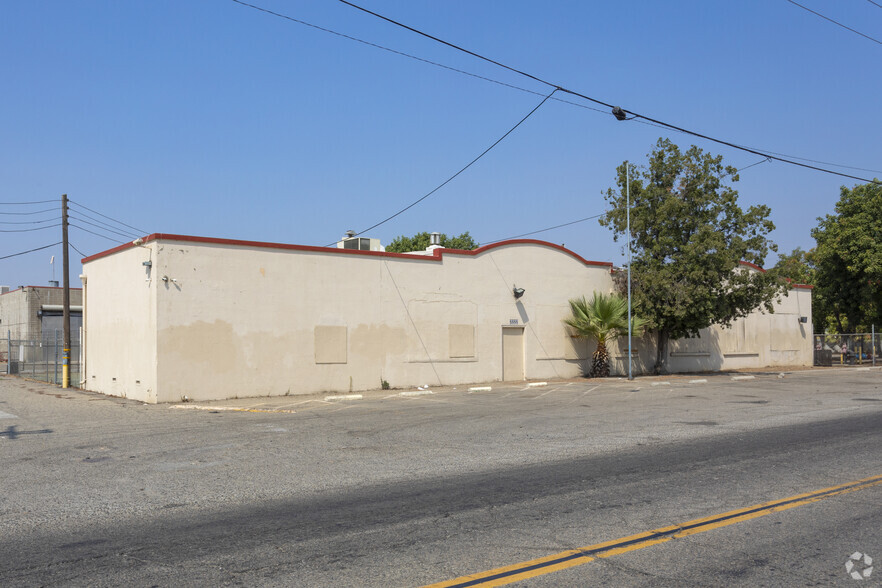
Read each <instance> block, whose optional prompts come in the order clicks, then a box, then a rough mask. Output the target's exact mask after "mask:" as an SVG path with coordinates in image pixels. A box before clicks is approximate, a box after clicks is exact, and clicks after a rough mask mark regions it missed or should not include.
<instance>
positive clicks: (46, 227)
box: [0, 223, 61, 233]
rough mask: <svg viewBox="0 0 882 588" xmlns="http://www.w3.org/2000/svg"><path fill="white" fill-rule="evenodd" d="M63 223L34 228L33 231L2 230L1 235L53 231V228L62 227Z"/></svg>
mask: <svg viewBox="0 0 882 588" xmlns="http://www.w3.org/2000/svg"><path fill="white" fill-rule="evenodd" d="M60 226H61V223H56V224H54V225H46V226H45V227H34V228H32V229H0V233H30V232H31V231H42V230H43V229H51V228H52V227H60Z"/></svg>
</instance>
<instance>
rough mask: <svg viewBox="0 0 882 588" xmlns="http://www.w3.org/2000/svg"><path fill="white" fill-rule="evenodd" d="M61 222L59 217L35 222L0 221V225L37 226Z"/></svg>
mask: <svg viewBox="0 0 882 588" xmlns="http://www.w3.org/2000/svg"><path fill="white" fill-rule="evenodd" d="M57 220H61V217H57V216H54V217H52V218H47V219H44V220H36V221H0V225H39V224H42V223H51V222H52V221H57Z"/></svg>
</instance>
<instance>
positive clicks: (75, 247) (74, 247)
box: [67, 241, 89, 257]
mask: <svg viewBox="0 0 882 588" xmlns="http://www.w3.org/2000/svg"><path fill="white" fill-rule="evenodd" d="M67 244H68V245H70V246H71V247H72V248H73V250H74V251H76V252H77V253H79V254H80V255H82V256H83V257H89V256H88V255H86V254H85V253H83V252H82V251H80V250H79V249H77V246H76V245H74V244H73V243H71V242H70V241H68V242H67Z"/></svg>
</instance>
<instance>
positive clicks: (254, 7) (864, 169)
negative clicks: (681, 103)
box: [232, 0, 882, 181]
mask: <svg viewBox="0 0 882 588" xmlns="http://www.w3.org/2000/svg"><path fill="white" fill-rule="evenodd" d="M232 1H233V2H235V3H236V4H239V5H241V6H246V7H248V8H253V9H254V10H257V11H259V12H264V13H266V14H269V15H271V16H276V17H278V18H282V19H285V20H289V21H291V22H295V23H297V24H301V25H303V26H307V27H310V28H313V29H316V30H319V31H322V32H325V33H329V34H332V35H336V36H338V37H341V38H344V39H348V40H350V41H354V42H356V43H361V44H363V45H367V46H369V47H374V48H376V49H381V50H383V51H388V52H389V53H393V54H395V55H400V56H402V57H407V58H409V59H413V60H416V61H419V62H422V63H426V64H429V65H434V66H436V67H440V68H442V69H446V70H449V71H452V72H456V73H460V74H463V75H466V76H469V77H473V78H476V79H479V80H483V81H486V82H490V83H493V84H498V85H500V86H504V87H506V88H511V89H513V90H518V91H520V92H525V93H527V94H533V95H535V96H544V94H543V93H542V92H537V91H535V90H529V89H527V88H523V87H521V86H516V85H514V84H509V83H507V82H502V81H499V80H496V79H493V78H490V77H487V76H482V75H478V74H475V73H472V72H469V71H465V70H462V69H458V68H455V67H451V66H449V65H445V64H443V63H439V62H437V61H432V60H430V59H425V58H423V57H418V56H416V55H413V54H410V53H405V52H403V51H398V50H397V49H392V48H390V47H386V46H384V45H379V44H377V43H373V42H371V41H366V40H364V39H360V38H358V37H354V36H352V35H347V34H345V33H341V32H339V31H335V30H333V29H329V28H327V27H322V26H318V25H315V24H312V23H309V22H306V21H304V20H300V19H297V18H294V17H292V16H288V15H286V14H282V13H279V12H274V11H272V10H268V9H266V8H262V7H260V6H256V5H254V4H249V3H247V2H243V1H242V0H232ZM870 1H872V0H870ZM346 4H348V5H350V6H353V7H355V8H358V9H359V10H364V9H362V8H361V7H358V6H356V5H354V4H351V3H349V2H346ZM874 4H875V2H874ZM878 6H880V7H882V5H878ZM365 12H368V13H369V14H371V15H374V16H377V17H379V18H382V19H384V20H387V21H389V22H391V23H393V24H395V25H397V26H402V27H404V28H407V29H408V30H414V31H415V29H412V28H410V27H407V26H406V25H402V24H400V23H397V22H395V21H393V20H391V19H387V18H386V17H383V16H380V15H377V14H375V13H373V12H370V11H367V10H365ZM415 32H417V33H418V34H420V35H424V33H422V32H419V31H415ZM424 36H428V37H429V38H431V39H432V40H437V41H438V42H440V43H443V44H445V45H449V46H451V47H453V48H455V49H457V50H461V51H464V52H466V53H469V54H470V55H476V54H474V53H472V52H470V51H468V50H466V49H462V48H460V47H457V46H456V45H452V44H450V43H447V42H446V41H442V40H439V39H435V38H434V37H432V36H431V35H424ZM478 57H479V58H481V59H484V58H483V57H481V56H478ZM487 61H490V62H491V63H493V64H495V65H500V67H504V68H506V69H510V70H511V71H514V72H516V73H519V74H522V75H526V76H527V77H529V78H532V79H537V80H538V79H539V78H535V77H534V76H531V75H529V74H526V73H523V72H520V71H519V70H516V69H513V68H508V67H507V66H505V65H502V64H497V62H495V61H493V60H487ZM539 81H540V82H542V83H544V84H547V85H549V86H552V85H553V84H551V83H549V82H545V81H543V80H539ZM561 89H562V90H564V91H565V92H568V93H570V94H574V95H578V96H580V97H582V98H586V99H588V100H592V101H594V102H598V101H596V100H593V99H591V98H588V97H586V96H582V95H581V94H576V93H574V92H571V91H569V90H566V89H563V88H561ZM551 99H552V100H554V101H556V102H562V103H564V104H569V105H571V106H577V107H579V108H584V109H586V110H591V111H594V112H599V113H601V114H605V115H607V116H608V115H610V114H611V113H610V111H609V110H602V109H600V108H594V107H592V106H588V105H586V104H579V103H578V102H573V101H571V100H565V99H564V98H560V97H558V96H553V97H552V98H551ZM600 104H603V105H604V106H607V108H611V106H609V105H607V104H605V103H602V102H600ZM628 120H635V119H634V117H632V118H629V119H628ZM635 122H638V123H640V124H644V125H647V126H652V127H657V128H660V129H665V130H667V131H676V132H678V133H682V134H685V135H690V136H696V135H695V133H692V132H690V131H686V130H681V129H679V128H672V127H671V126H670V125H667V124H666V123H664V124H656V123H654V122H649V121H648V120H640V119H639V118H637V119H636V120H635ZM702 138H705V137H703V136H702ZM710 140H712V141H714V140H715V139H710ZM734 147H735V148H736V149H742V148H743V149H742V150H750V151H751V152H756V151H759V152H762V153H769V154H772V155H780V156H781V157H788V158H790V159H797V160H800V161H808V162H811V163H819V164H822V165H829V166H833V167H840V168H845V169H854V170H859V171H868V172H873V173H879V174H882V171H879V170H874V169H867V168H863V167H855V166H851V165H843V164H838V163H830V162H826V161H818V160H815V159H809V158H806V157H797V156H795V155H788V154H786V153H777V152H775V151H769V150H766V149H759V148H750V147H746V146H744V145H736V146H734ZM778 161H782V162H784V163H791V164H795V162H790V161H785V160H783V159H779V160H778ZM795 165H799V164H795ZM806 167H810V169H816V170H818V171H823V172H826V173H833V174H836V172H833V171H831V170H824V169H818V168H814V167H811V166H806ZM836 175H841V174H836ZM845 177H850V178H853V179H860V180H862V181H871V180H866V179H864V178H855V177H854V176H845Z"/></svg>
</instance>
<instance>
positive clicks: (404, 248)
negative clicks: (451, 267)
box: [386, 231, 478, 253]
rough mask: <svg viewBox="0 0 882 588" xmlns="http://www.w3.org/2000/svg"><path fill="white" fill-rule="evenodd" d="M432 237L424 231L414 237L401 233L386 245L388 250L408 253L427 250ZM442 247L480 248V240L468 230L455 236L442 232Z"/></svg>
mask: <svg viewBox="0 0 882 588" xmlns="http://www.w3.org/2000/svg"><path fill="white" fill-rule="evenodd" d="M429 243H430V237H429V233H427V232H425V231H424V232H422V233H417V234H416V235H414V236H413V237H406V236H404V235H399V236H398V237H395V239H393V240H392V242H391V243H390V244H389V245H387V246H386V251H391V252H393V253H407V252H409V251H425V250H426V247H428V246H429ZM441 247H445V248H447V249H466V250H472V249H477V248H478V242H477V241H475V240H474V238H472V236H471V235H469V232H468V231H466V232H465V233H463V234H462V235H457V236H455V237H448V236H447V235H445V234H444V233H441Z"/></svg>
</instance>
